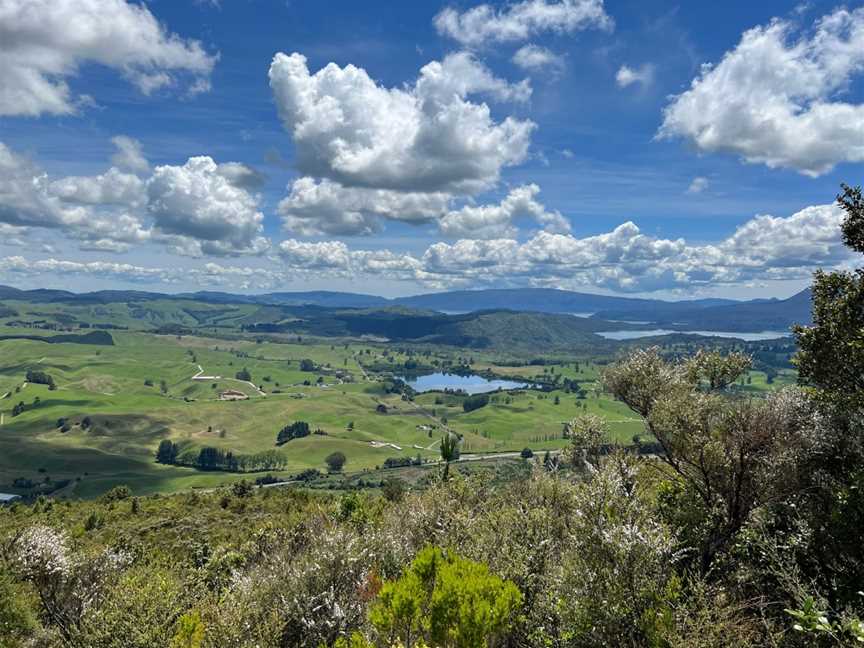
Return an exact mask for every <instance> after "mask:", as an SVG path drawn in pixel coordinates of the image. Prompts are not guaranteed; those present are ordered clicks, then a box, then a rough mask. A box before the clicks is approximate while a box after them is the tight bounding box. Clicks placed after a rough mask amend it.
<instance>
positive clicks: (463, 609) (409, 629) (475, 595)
mask: <svg viewBox="0 0 864 648" xmlns="http://www.w3.org/2000/svg"><path fill="white" fill-rule="evenodd" d="M521 603H522V594H521V593H520V592H519V590H518V588H517V587H516V585H514V584H513V583H512V582H510V581H505V580H502V579H501V578H499V577H498V576H495V575H494V574H490V573H489V568H488V567H487V566H486V565H484V564H483V563H477V562H473V561H471V560H467V559H465V558H461V557H460V556H457V555H455V554H453V553H450V552H448V553H446V554H445V553H444V552H443V551H442V550H441V549H439V548H438V547H427V548H426V549H423V550H421V551H420V552H419V553H418V554H417V557H416V558H415V559H414V560H413V562H412V563H411V564H410V565H409V566H408V568H407V569H406V570H405V571H404V572H403V574H402V576H400V577H399V579H398V580H395V581H391V582H387V583H384V585H383V586H382V587H381V592H380V593H379V595H378V600H377V602H376V603H375V605H374V606H373V607H372V609H371V610H370V612H369V620H370V621H371V622H372V625H373V626H375V628H376V630H377V631H378V632H379V633H380V635H381V636H382V637H383V638H384V639H385V640H386V642H387V645H388V646H389V645H396V644H397V642H400V643H401V645H405V646H412V645H417V643H418V641H423V642H426V643H427V644H428V645H430V646H459V647H460V648H486V647H487V646H489V645H490V642H492V641H494V640H495V639H496V638H497V637H498V635H500V634H503V632H504V631H506V629H507V628H508V626H509V625H510V620H511V618H512V617H513V614H514V613H515V612H516V610H517V609H518V608H519V606H520V605H521Z"/></svg>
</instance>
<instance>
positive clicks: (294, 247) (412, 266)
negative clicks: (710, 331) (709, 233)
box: [279, 205, 848, 292]
mask: <svg viewBox="0 0 864 648" xmlns="http://www.w3.org/2000/svg"><path fill="white" fill-rule="evenodd" d="M841 221H842V214H841V212H840V210H839V209H838V208H837V207H835V206H834V205H821V206H814V207H808V208H806V209H803V210H801V211H800V212H797V213H796V214H793V215H792V216H788V217H774V216H757V217H755V218H753V219H751V220H750V221H748V222H746V223H744V224H743V225H742V226H740V227H739V228H737V229H736V231H735V232H734V233H733V234H732V235H731V236H729V237H728V238H726V239H724V240H722V241H720V242H718V243H716V244H711V245H690V244H688V243H687V242H686V241H685V240H684V239H663V238H657V237H653V236H649V235H646V234H643V233H642V232H641V231H640V230H639V228H638V227H637V226H636V225H635V224H634V223H632V222H626V223H623V224H622V225H619V226H618V227H616V228H615V229H614V230H612V231H611V232H607V233H603V234H598V235H595V236H589V237H585V238H577V237H575V236H572V235H570V234H560V233H553V232H548V231H541V232H538V233H537V234H536V235H534V236H533V237H532V238H530V239H529V240H527V241H525V242H523V243H520V242H519V241H517V240H515V239H512V238H495V239H489V240H476V239H462V240H458V241H455V242H452V243H447V242H439V243H434V244H432V245H430V246H429V247H428V248H427V249H426V251H425V252H424V253H423V254H422V255H419V256H412V255H408V254H398V253H394V252H390V251H387V250H377V251H367V250H351V249H350V248H348V246H346V245H345V244H344V243H341V242H336V241H323V242H316V243H302V242H298V241H295V240H290V241H285V242H283V243H282V245H281V246H280V248H279V252H280V255H281V257H282V259H283V261H284V262H285V264H286V266H287V267H290V268H291V269H292V270H294V271H303V272H305V271H310V272H315V273H316V274H317V275H328V274H329V275H331V276H339V277H361V276H365V275H369V276H382V277H385V278H387V279H410V280H413V281H416V282H419V283H422V284H425V285H427V286H433V287H440V288H447V287H456V286H478V285H502V284H506V285H539V286H542V285H555V286H559V287H570V288H580V287H581V288H584V287H594V288H596V287H602V288H608V289H610V290H615V291H621V292H649V291H654V290H670V289H672V290H674V289H680V290H685V291H691V290H693V289H698V288H699V287H700V286H714V285H727V284H740V283H744V282H749V281H765V280H774V279H802V278H806V277H807V276H809V274H810V273H811V272H812V271H813V270H814V269H815V268H817V267H824V266H836V265H840V264H842V263H843V262H844V261H845V260H846V259H848V253H847V251H846V250H845V248H844V247H843V244H842V242H841V237H840V222H841Z"/></svg>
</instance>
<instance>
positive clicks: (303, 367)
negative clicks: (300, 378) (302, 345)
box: [300, 358, 315, 371]
mask: <svg viewBox="0 0 864 648" xmlns="http://www.w3.org/2000/svg"><path fill="white" fill-rule="evenodd" d="M300 371H315V363H314V362H312V361H311V360H310V359H309V358H303V359H302V360H301V361H300Z"/></svg>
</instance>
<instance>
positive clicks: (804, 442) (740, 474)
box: [603, 347, 818, 573]
mask: <svg viewBox="0 0 864 648" xmlns="http://www.w3.org/2000/svg"><path fill="white" fill-rule="evenodd" d="M715 360H716V359H715ZM713 362H714V361H712V363H713ZM721 364H722V363H721ZM736 368H737V369H738V370H740V371H744V370H746V367H745V366H744V365H743V364H742V363H741V362H740V358H738V357H731V358H730V361H729V366H728V367H725V368H719V369H718V372H719V374H722V375H723V376H725V377H726V378H728V380H729V382H730V383H731V382H733V381H734V380H735V379H736V378H737V376H736V375H735V369H736ZM705 382H706V376H705V374H703V373H702V372H700V371H699V370H698V367H697V368H694V366H693V363H692V361H683V362H677V363H670V362H667V361H665V360H664V359H663V358H662V357H661V356H660V353H659V349H658V348H657V347H654V348H651V349H645V350H638V351H634V352H633V353H631V354H630V356H628V357H627V358H626V359H625V360H623V361H622V362H620V363H618V364H616V365H613V366H612V367H610V368H608V369H607V370H606V371H605V372H604V375H603V384H604V386H605V388H606V389H607V390H608V391H610V392H611V393H612V394H614V395H615V396H616V398H618V399H620V400H621V401H623V402H624V403H625V404H626V405H627V406H628V407H630V409H632V410H633V411H634V412H636V413H637V414H639V415H640V416H641V417H642V418H643V419H644V420H645V426H646V429H647V431H648V432H649V433H651V434H652V435H653V436H654V437H655V438H656V439H657V442H658V443H659V444H660V446H661V447H662V449H663V453H661V455H660V459H661V460H662V462H663V464H664V465H665V467H666V468H667V470H668V473H667V474H668V476H669V477H670V478H671V479H670V481H669V487H668V489H667V491H666V495H668V502H667V503H668V506H667V507H666V509H665V510H666V512H667V513H669V515H670V516H672V517H673V518H674V520H673V522H675V523H676V524H677V525H678V526H679V528H680V532H681V535H682V537H683V538H685V541H689V542H690V543H691V544H692V545H695V546H696V547H697V548H698V550H699V566H700V568H701V571H702V572H703V573H707V572H708V571H709V569H710V567H711V565H712V563H713V561H714V558H715V557H716V556H717V554H718V553H720V552H722V551H724V550H726V549H727V548H728V547H729V546H730V545H731V543H732V542H733V541H734V539H735V538H736V536H737V534H738V532H739V531H740V530H741V529H742V528H743V526H744V525H745V524H746V523H747V521H748V520H749V519H750V516H751V514H752V513H753V511H754V510H756V509H757V508H759V507H761V506H763V505H766V504H769V503H772V502H778V501H780V500H782V499H783V498H784V497H786V496H789V495H792V494H794V493H796V492H799V491H800V488H801V467H802V458H803V457H806V456H807V453H808V451H809V450H810V448H811V447H812V445H813V443H814V434H816V433H817V432H818V423H817V421H816V420H815V418H814V416H813V411H812V403H811V402H810V401H809V399H807V398H806V397H805V395H804V394H802V393H801V392H798V391H796V390H785V391H780V392H774V393H773V394H771V395H769V396H768V397H766V398H763V399H753V400H737V399H733V398H730V397H728V396H726V395H724V394H720V393H718V392H717V390H712V389H711V388H710V383H711V380H710V376H709V377H708V378H707V382H708V384H709V388H708V390H707V391H706V390H705V389H703V387H704V383H705ZM724 382H725V380H723V381H720V383H724ZM720 383H718V384H720Z"/></svg>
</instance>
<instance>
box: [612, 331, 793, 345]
mask: <svg viewBox="0 0 864 648" xmlns="http://www.w3.org/2000/svg"><path fill="white" fill-rule="evenodd" d="M675 333H680V334H683V335H702V336H705V337H722V338H736V339H738V340H744V341H746V342H759V341H760V340H776V339H778V338H784V337H789V335H790V333H789V332H788V331H760V332H759V333H735V332H733V331H670V330H668V329H652V330H650V331H603V332H602V333H597V335H599V336H601V337H604V338H606V339H607V340H636V339H638V338H643V337H654V336H657V335H673V334H675Z"/></svg>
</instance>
